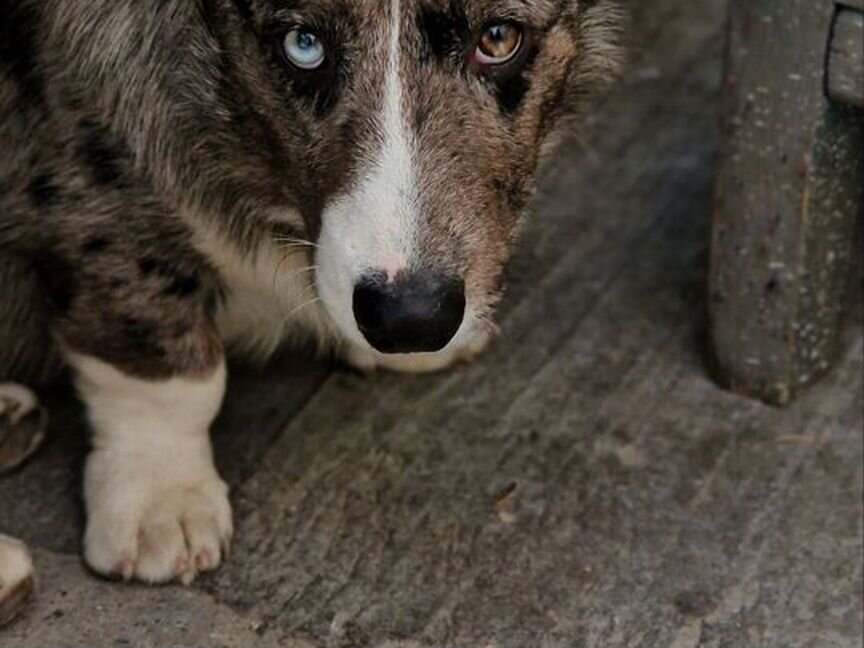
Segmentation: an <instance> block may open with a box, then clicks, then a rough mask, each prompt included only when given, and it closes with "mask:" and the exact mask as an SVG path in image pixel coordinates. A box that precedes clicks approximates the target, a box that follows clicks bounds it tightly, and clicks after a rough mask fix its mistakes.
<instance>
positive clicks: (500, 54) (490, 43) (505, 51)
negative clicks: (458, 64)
mask: <svg viewBox="0 0 864 648" xmlns="http://www.w3.org/2000/svg"><path fill="white" fill-rule="evenodd" d="M521 45H522V30H521V29H519V27H518V26H517V25H514V24H511V23H501V24H499V25H492V26H491V27H487V28H486V31H484V32H483V35H482V36H481V37H480V42H479V43H478V44H477V50H476V51H475V52H474V57H475V58H476V60H477V62H478V63H480V64H481V65H501V64H502V63H506V62H507V61H509V60H510V59H512V58H513V57H514V56H516V53H517V52H518V51H519V47H520V46H521Z"/></svg>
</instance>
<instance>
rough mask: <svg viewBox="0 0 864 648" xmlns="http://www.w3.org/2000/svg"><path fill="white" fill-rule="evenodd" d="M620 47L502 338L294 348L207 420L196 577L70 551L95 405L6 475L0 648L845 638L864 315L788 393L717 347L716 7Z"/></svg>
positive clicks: (664, 18) (566, 156)
mask: <svg viewBox="0 0 864 648" xmlns="http://www.w3.org/2000/svg"><path fill="white" fill-rule="evenodd" d="M633 4H634V6H635V12H636V20H635V23H634V31H635V38H634V41H635V51H636V54H635V56H634V61H633V64H632V65H631V67H630V70H629V72H628V74H627V78H626V80H625V82H624V83H623V85H622V87H621V89H620V90H619V91H617V92H616V93H615V95H614V96H613V97H612V98H611V99H610V100H609V101H608V102H607V103H606V104H605V105H604V106H603V107H602V109H601V110H599V111H597V114H596V116H594V117H593V118H592V119H591V120H590V121H589V122H588V124H587V125H586V126H585V128H584V129H583V130H582V133H581V134H580V136H579V137H578V138H576V139H574V141H573V144H572V145H570V146H569V147H567V148H565V150H564V151H562V153H561V155H560V157H559V159H558V160H557V161H556V163H555V164H554V168H552V169H550V172H549V173H548V174H547V175H546V178H545V181H544V183H543V191H542V195H541V199H540V201H539V209H538V213H537V216H536V217H535V218H534V220H533V222H532V223H531V225H530V227H529V229H528V232H527V233H526V237H525V240H524V244H523V245H522V247H521V249H520V252H519V254H518V256H517V258H516V259H515V261H514V263H513V265H512V268H511V272H510V291H509V296H508V298H507V300H506V303H505V304H504V306H503V309H502V311H501V314H500V318H499V322H500V324H501V328H502V335H501V337H500V339H498V340H497V341H496V342H495V343H494V344H493V346H492V347H491V348H490V350H489V352H488V353H487V354H486V355H485V356H483V357H482V358H481V359H480V360H478V361H477V362H476V363H475V364H473V365H471V366H468V367H464V368H461V369H459V370H457V371H453V372H451V373H446V374H443V375H440V376H434V377H410V378H409V377H404V376H395V375H378V376H374V377H371V378H364V377H360V376H357V375H354V374H351V373H349V372H347V371H344V370H340V369H337V368H333V367H331V366H328V365H326V364H322V363H318V362H315V361H312V360H309V359H306V358H304V357H303V356H302V355H300V354H293V355H292V354H290V353H287V354H286V355H284V356H283V357H282V358H280V359H279V360H277V361H276V362H274V363H272V364H271V365H270V366H268V367H267V368H266V369H264V370H253V369H240V370H239V371H238V372H237V373H235V374H234V377H233V379H232V383H231V387H230V395H229V397H228V401H227V403H226V407H225V411H224V413H223V415H222V416H221V418H220V420H219V422H218V425H217V426H216V430H215V439H216V454H217V461H218V463H219V465H220V467H221V469H222V471H223V474H224V475H225V476H226V478H227V480H228V481H229V482H230V484H231V486H232V489H233V501H234V505H235V510H236V528H237V542H236V544H235V547H234V551H233V554H232V556H231V559H230V560H229V562H228V563H227V564H226V565H225V566H224V567H223V568H222V569H221V570H220V571H219V572H218V573H217V574H215V575H213V576H210V577H207V578H203V579H201V580H199V581H198V582H196V583H195V584H194V585H193V586H192V587H190V588H183V587H175V586H171V587H161V588H146V587H141V586H134V585H132V586H130V585H120V584H111V583H107V582H105V581H101V580H99V579H97V578H95V577H93V576H91V575H90V574H89V573H88V572H87V571H86V570H85V569H84V568H83V567H82V564H81V561H80V558H79V554H78V551H79V542H80V536H81V532H82V514H81V503H80V495H79V493H80V477H79V470H80V466H81V462H82V457H83V453H84V450H85V445H86V439H85V434H84V426H83V424H82V418H81V412H80V408H79V407H78V406H77V405H76V404H75V403H74V402H73V401H71V400H70V399H69V398H68V396H67V395H64V394H56V395H54V396H53V397H52V399H51V400H52V402H51V405H52V409H53V416H54V419H53V421H54V422H53V427H52V431H51V435H52V436H51V440H50V442H49V443H48V445H47V446H46V447H45V448H44V450H43V451H42V452H41V453H40V455H39V456H38V458H37V459H36V460H35V461H33V462H32V463H31V464H30V465H28V466H27V467H26V468H25V469H24V470H22V471H20V472H18V473H17V474H15V475H14V476H12V477H11V478H9V479H6V480H4V481H3V482H2V483H0V527H2V528H3V530H4V531H6V532H8V533H11V534H13V535H16V536H19V537H21V538H24V539H26V540H27V541H28V542H29V543H30V544H31V546H32V547H34V549H35V557H36V561H37V563H38V566H39V570H40V583H39V595H38V598H37V600H36V602H35V604H34V605H33V606H32V607H31V608H30V609H29V611H28V612H27V614H26V615H25V616H24V617H23V618H21V619H20V620H19V621H17V622H16V623H14V624H13V625H12V626H11V627H8V628H7V629H4V630H2V631H0V645H2V646H3V647H4V648H37V647H38V648H44V647H45V646H52V645H63V646H82V647H83V646H87V647H90V646H95V645H106V646H107V645H134V646H181V645H183V646H192V645H197V646H238V647H239V646H251V645H255V646H277V645H278V646H285V647H291V648H301V647H302V648H313V647H314V648H318V647H322V648H323V647H328V648H330V647H349V646H358V647H359V646H376V647H378V646H381V647H383V646H394V647H395V646H401V647H409V646H410V647H418V648H419V647H423V648H431V647H436V648H437V647H444V646H454V647H455V646H460V647H462V646H464V647H472V648H481V647H485V646H490V647H491V646H494V647H495V648H540V647H553V646H554V647H562V648H563V647H576V646H579V647H583V646H584V647H586V648H587V647H606V648H608V647H612V646H615V647H619V646H633V647H644V648H655V647H658V646H669V647H675V648H695V647H697V646H701V647H706V648H707V647H717V648H719V647H721V646H762V647H771V646H777V647H780V646H783V647H797V646H801V647H804V646H820V647H828V646H831V647H838V648H841V647H847V646H848V647H850V648H852V647H856V648H857V647H858V646H860V645H861V642H862V633H864V631H862V625H864V623H862V513H864V511H862V489H864V477H862V407H864V393H862V369H864V362H862V335H861V318H860V315H857V314H855V313H860V309H857V310H856V309H850V311H855V312H853V313H850V321H849V333H848V336H847V339H846V344H845V350H844V353H843V358H842V359H841V361H840V363H839V366H838V367H837V369H836V370H835V371H833V373H832V374H831V375H830V376H829V377H828V379H827V380H826V381H824V382H823V383H822V384H820V385H818V386H817V387H815V388H814V389H812V390H811V391H809V392H808V393H807V394H806V395H805V396H804V397H803V398H802V399H801V400H800V401H799V402H797V403H796V404H794V405H793V406H791V407H789V408H787V409H783V410H778V409H773V408H770V407H767V406H765V405H762V404H760V403H758V402H754V401H751V400H747V399H745V398H742V397H739V396H735V395H733V394H730V393H728V392H725V391H722V390H721V389H719V388H718V387H716V386H715V385H714V383H713V382H712V381H711V380H710V378H709V376H708V374H707V370H706V364H705V360H704V357H705V355H704V348H703V344H702V341H703V335H704V326H705V322H704V317H703V311H704V306H705V305H704V302H703V294H702V293H703V285H704V281H705V264H706V245H707V238H708V219H709V213H710V207H711V177H712V167H713V162H714V158H715V152H716V149H717V143H718V133H717V127H716V125H717V115H716V107H717V96H718V91H719V87H720V77H721V72H720V64H721V48H722V43H721V30H722V25H723V20H724V4H725V3H724V2H723V1H722V0H702V1H701V2H688V1H687V0H652V1H651V2H648V1H647V0H643V1H642V2H638V3H633Z"/></svg>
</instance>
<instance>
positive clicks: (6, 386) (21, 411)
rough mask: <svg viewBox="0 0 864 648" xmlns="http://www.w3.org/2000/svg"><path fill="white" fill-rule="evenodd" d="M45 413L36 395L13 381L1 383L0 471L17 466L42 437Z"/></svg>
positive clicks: (45, 418)
mask: <svg viewBox="0 0 864 648" xmlns="http://www.w3.org/2000/svg"><path fill="white" fill-rule="evenodd" d="M47 425H48V415H47V413H46V412H45V410H44V409H43V408H42V407H41V406H40V405H39V401H38V400H37V398H36V396H35V395H34V394H33V392H31V391H30V390H29V389H27V388H26V387H22V386H21V385H16V384H14V383H3V384H0V472H3V471H6V470H11V469H13V468H17V467H18V466H19V465H21V464H22V463H23V462H24V460H25V459H27V458H28V457H29V456H30V455H32V454H33V453H34V452H35V451H36V448H38V447H39V444H40V443H41V442H42V440H43V439H44V438H45V429H46V427H47Z"/></svg>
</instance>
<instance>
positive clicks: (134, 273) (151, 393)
mask: <svg viewBox="0 0 864 648" xmlns="http://www.w3.org/2000/svg"><path fill="white" fill-rule="evenodd" d="M130 224H131V225H134V222H132V223H130ZM142 241H144V242H146V239H145V238H144V236H143V235H141V236H139V237H138V238H135V237H132V236H128V237H127V239H126V240H123V241H121V240H120V239H119V237H118V239H117V241H116V242H114V241H112V243H111V245H107V244H106V245H104V246H102V247H103V248H104V249H100V251H99V254H98V255H91V257H90V258H89V259H88V263H87V264H84V263H82V264H81V265H80V267H74V268H71V270H70V271H71V272H72V273H73V274H72V276H71V277H66V276H61V277H51V279H52V281H51V282H48V285H53V284H58V285H59V286H61V288H63V290H64V291H65V292H58V291H55V293H56V294H54V295H53V297H54V301H55V304H56V310H57V319H56V326H55V331H56V333H57V336H58V338H59V341H60V347H61V350H62V352H63V354H64V356H65V359H66V361H67V363H68V364H69V366H70V367H71V368H72V370H73V372H74V376H75V382H76V385H77V387H78V390H79V393H80V395H81V397H82V399H83V401H84V403H85V404H86V406H87V411H88V417H89V421H90V425H91V428H92V450H91V452H90V455H89V457H88V458H87V464H86V468H85V475H84V499H85V504H86V510H87V528H86V532H85V536H84V554H85V558H86V560H87V563H88V564H89V565H90V566H91V567H92V568H93V569H94V570H95V571H97V572H99V573H101V574H105V575H108V576H113V577H122V578H125V579H132V578H134V579H138V580H141V581H145V582H149V583H161V582H167V581H171V580H175V579H176V580H181V581H184V582H190V581H191V580H192V579H193V578H194V577H195V575H196V574H198V573H199V572H201V571H206V570H210V569H213V568H215V567H216V566H217V565H218V564H219V562H220V561H221V560H222V558H223V557H224V555H225V551H226V550H227V547H228V543H229V541H230V539H231V533H232V527H231V509H230V506H229V503H228V494H227V488H226V486H225V484H224V483H223V481H222V480H221V479H220V478H219V475H218V474H217V472H216V469H215V467H214V465H213V456H212V450H211V447H210V439H209V427H210V424H211V422H212V421H213V419H214V417H215V416H216V414H217V412H218V411H219V408H220V405H221V402H222V396H223V394H224V390H225V361H224V355H223V350H222V343H221V340H220V338H219V335H218V332H217V330H216V326H215V324H214V321H213V318H214V313H215V308H216V306H217V299H218V295H219V284H218V278H217V277H216V276H215V275H214V274H213V273H212V271H210V270H209V269H208V268H207V266H206V264H204V263H203V262H202V260H201V259H200V258H198V257H197V255H196V254H195V251H194V250H191V249H188V248H186V247H182V246H181V244H182V241H172V240H171V239H169V238H167V237H163V238H162V239H161V240H160V241H159V245H158V246H157V245H156V244H155V243H154V244H152V246H151V247H150V248H149V249H146V248H145V249H139V248H141V247H142ZM136 245H137V246H138V247H134V246H136ZM172 245H173V247H172ZM68 286H71V287H72V289H71V290H70V289H69V288H67V287H68Z"/></svg>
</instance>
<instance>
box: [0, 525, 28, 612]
mask: <svg viewBox="0 0 864 648" xmlns="http://www.w3.org/2000/svg"><path fill="white" fill-rule="evenodd" d="M33 589H34V578H33V560H32V559H31V558H30V553H29V552H28V551H27V547H26V546H24V544H23V543H22V542H19V541H18V540H15V539H14V538H10V537H8V536H4V535H0V626H2V625H3V624H5V623H8V622H9V621H11V620H12V619H13V618H14V617H15V616H17V615H18V613H19V612H20V611H21V609H22V608H23V607H24V605H25V603H26V602H27V599H29V598H30V596H31V594H32V593H33Z"/></svg>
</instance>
